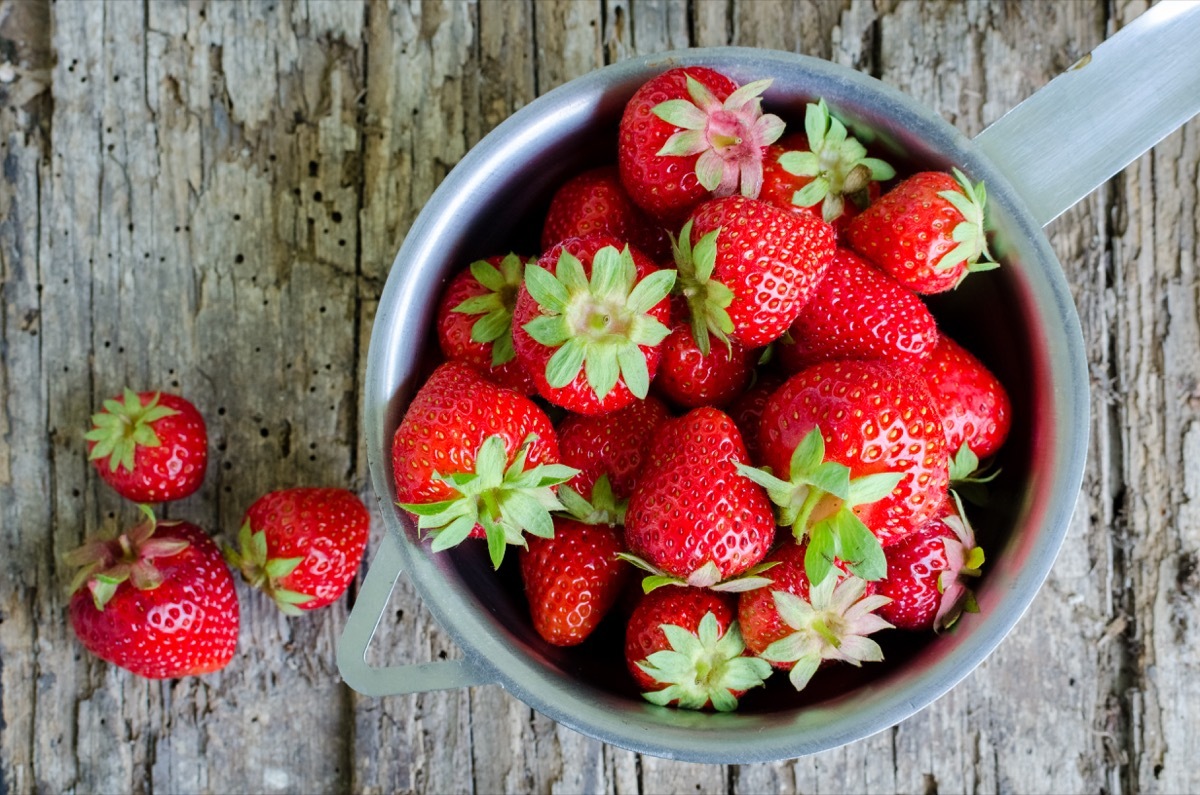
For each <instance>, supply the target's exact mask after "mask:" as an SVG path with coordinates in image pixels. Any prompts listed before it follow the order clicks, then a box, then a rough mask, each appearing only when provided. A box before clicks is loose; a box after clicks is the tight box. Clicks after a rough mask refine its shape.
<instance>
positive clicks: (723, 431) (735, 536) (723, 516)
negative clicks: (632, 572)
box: [625, 408, 775, 587]
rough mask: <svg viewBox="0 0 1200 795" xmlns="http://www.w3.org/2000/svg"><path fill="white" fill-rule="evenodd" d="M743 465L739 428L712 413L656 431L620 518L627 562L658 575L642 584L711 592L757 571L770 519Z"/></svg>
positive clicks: (700, 412) (771, 532) (691, 415)
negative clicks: (678, 584)
mask: <svg viewBox="0 0 1200 795" xmlns="http://www.w3.org/2000/svg"><path fill="white" fill-rule="evenodd" d="M745 461H746V448H745V446H744V445H743V444H742V436H741V434H740V433H739V432H738V429H737V426H736V425H734V424H733V420H731V419H730V418H729V416H728V415H726V414H724V413H722V412H721V411H719V410H717V409H714V408H698V409H692V410H691V411H690V412H688V413H687V414H685V415H684V416H683V417H680V418H678V419H674V420H670V421H668V422H666V423H664V424H663V425H662V426H661V427H660V429H659V433H658V438H657V439H655V440H654V445H653V447H651V449H650V457H649V460H647V462H646V463H645V465H644V466H643V469H642V475H641V477H640V478H639V479H638V482H637V485H636V486H635V487H634V490H633V496H631V497H630V498H629V510H628V512H627V513H626V515H625V544H626V546H627V547H629V550H630V552H631V553H632V558H631V562H634V563H635V564H636V565H640V566H641V567H642V568H646V569H647V570H650V571H652V572H654V573H655V574H656V576H657V577H658V579H653V580H651V581H650V582H649V583H647V585H648V586H650V587H654V586H655V585H656V584H660V583H662V582H665V581H667V580H668V579H672V580H682V581H686V582H688V584H690V585H695V586H713V585H716V584H717V583H721V582H722V581H726V580H729V579H730V578H734V577H738V576H739V575H743V574H754V573H755V569H754V567H755V566H756V565H757V564H758V563H759V562H761V561H762V559H763V558H764V557H765V556H766V554H767V551H768V550H769V549H770V547H771V543H772V541H773V540H774V536H775V520H774V516H773V514H772V511H771V503H770V501H769V500H768V499H767V495H766V493H765V492H764V491H763V490H762V489H761V488H760V487H759V486H757V485H755V484H754V483H752V482H751V481H750V480H749V479H747V478H745V477H743V476H741V475H739V474H738V471H737V465H738V464H740V463H742V462H745ZM752 583H753V581H750V582H743V583H741V585H750V584H752ZM729 585H730V583H724V586H726V587H728V586H729ZM733 587H741V586H740V585H739V586H733Z"/></svg>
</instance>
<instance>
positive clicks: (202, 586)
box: [65, 506, 239, 679]
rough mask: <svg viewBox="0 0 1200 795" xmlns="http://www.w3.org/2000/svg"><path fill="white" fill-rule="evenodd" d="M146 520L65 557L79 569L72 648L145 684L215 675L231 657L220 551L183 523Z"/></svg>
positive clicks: (233, 642) (230, 610)
mask: <svg viewBox="0 0 1200 795" xmlns="http://www.w3.org/2000/svg"><path fill="white" fill-rule="evenodd" d="M142 510H143V512H144V513H145V514H146V521H145V522H143V523H142V524H139V525H137V526H136V527H134V528H132V529H130V530H128V531H125V532H123V533H121V534H119V535H117V536H116V537H115V538H104V537H98V538H92V539H90V540H88V541H87V542H86V543H84V545H83V546H81V547H79V548H78V549H75V550H73V551H71V552H69V553H67V555H66V556H65V560H66V562H67V563H68V564H69V565H71V566H75V567H79V569H80V570H79V573H78V574H77V575H76V577H75V580H74V582H73V584H72V586H71V592H72V596H71V602H70V605H69V607H68V612H69V614H70V618H71V627H72V628H73V629H74V630H75V634H76V636H78V638H79V640H80V642H82V643H83V645H84V647H85V648H87V650H88V651H90V652H91V653H92V654H95V655H96V656H97V657H100V658H101V659H103V660H107V661H108V662H110V663H112V664H114V665H117V666H120V667H121V668H124V669H126V670H128V671H132V672H133V673H135V674H137V675H138V676H144V677H147V678H150V679H174V678H176V677H180V676H199V675H201V674H207V673H212V672H213V671H219V670H221V669H222V668H224V667H225V666H226V665H228V664H229V661H230V660H231V659H233V652H234V649H235V648H236V647H237V640H238V617H239V613H238V601H237V592H236V589H235V588H234V584H233V577H232V576H231V575H230V573H229V569H228V568H226V566H225V561H223V560H222V559H221V552H220V550H218V549H217V545H216V544H214V543H213V542H212V539H210V538H209V537H208V535H206V534H205V533H204V531H203V530H201V529H200V528H198V527H196V526H195V525H193V524H189V523H188V522H156V521H155V519H154V514H153V513H152V512H151V511H150V509H149V508H147V507H145V506H142Z"/></svg>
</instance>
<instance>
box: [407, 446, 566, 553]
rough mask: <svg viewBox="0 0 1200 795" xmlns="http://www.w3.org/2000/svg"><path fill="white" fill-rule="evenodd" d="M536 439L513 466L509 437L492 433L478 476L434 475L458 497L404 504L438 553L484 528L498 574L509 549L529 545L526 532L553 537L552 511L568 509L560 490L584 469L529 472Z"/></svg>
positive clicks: (552, 467) (478, 459)
mask: <svg viewBox="0 0 1200 795" xmlns="http://www.w3.org/2000/svg"><path fill="white" fill-rule="evenodd" d="M536 440H537V435H536V434H530V435H529V436H527V437H526V438H525V440H524V441H523V442H522V443H521V444H520V446H519V447H518V448H517V450H516V452H515V453H514V454H513V456H512V461H511V462H508V454H507V453H506V451H505V443H504V437H502V436H500V435H499V434H493V435H491V436H489V437H487V438H486V439H484V440H483V443H482V444H480V445H479V449H478V451H477V452H476V455H475V469H474V471H472V472H456V473H452V474H447V475H442V474H438V473H434V475H433V478H434V480H436V481H438V482H440V483H443V484H445V485H446V486H448V487H449V488H450V489H451V490H452V491H453V492H455V494H456V496H454V497H451V498H450V499H447V500H440V501H438V502H431V503H424V504H415V503H400V504H399V505H400V507H401V508H403V509H404V510H406V511H409V512H410V513H413V514H415V515H416V516H417V528H418V529H419V530H421V531H429V533H430V534H431V535H432V536H433V543H432V545H431V549H432V550H433V551H434V552H441V551H443V550H446V549H449V548H451V547H454V546H457V545H458V544H460V543H461V542H462V541H463V540H464V539H466V538H467V536H469V535H470V534H471V531H472V530H474V529H475V527H476V526H477V525H478V526H480V527H482V528H483V531H484V535H485V537H486V539H487V545H488V555H489V556H490V557H491V560H492V565H493V566H494V567H495V568H497V569H498V568H500V564H501V563H502V562H503V560H504V551H505V548H506V547H507V546H508V545H509V544H516V545H520V546H525V535H524V534H525V533H532V534H533V535H535V536H540V537H542V538H553V537H554V520H553V518H552V517H551V516H550V512H551V511H564V510H566V508H565V506H564V505H563V504H562V503H561V502H559V500H558V497H557V496H556V495H555V490H556V487H557V486H558V485H559V484H561V483H565V482H567V481H568V480H570V479H571V478H573V477H575V476H576V475H577V474H579V470H577V469H575V468H574V467H569V466H566V465H565V464H538V465H537V466H533V467H528V468H526V459H527V458H528V456H529V448H530V446H531V445H532V444H533V442H534V441H536Z"/></svg>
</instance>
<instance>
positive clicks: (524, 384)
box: [437, 254, 534, 395]
mask: <svg viewBox="0 0 1200 795" xmlns="http://www.w3.org/2000/svg"><path fill="white" fill-rule="evenodd" d="M524 278H525V260H524V259H523V258H521V257H519V256H517V255H516V254H507V255H505V256H494V257H488V258H487V259H481V260H476V261H475V262H472V263H471V265H470V266H469V267H468V268H466V269H465V270H461V271H459V272H458V273H457V274H455V275H454V278H452V279H451V280H450V284H448V285H447V286H446V290H445V292H443V293H442V299H441V301H439V302H438V307H437V337H438V346H439V347H440V348H441V349H442V354H443V355H444V356H445V357H446V358H447V359H451V360H454V361H461V362H466V363H467V364H469V365H471V366H473V367H475V369H477V370H479V371H480V372H481V373H483V375H485V376H486V377H487V378H488V379H490V380H492V381H495V382H496V383H497V384H500V385H501V386H506V387H508V388H509V389H515V390H516V391H518V392H520V393H521V394H524V395H532V394H533V392H534V385H533V378H532V377H530V375H529V374H528V373H527V372H525V369H524V368H523V367H522V366H521V363H520V362H518V361H517V359H516V352H515V351H514V350H513V343H512V312H513V307H514V306H516V303H517V291H518V290H520V288H521V282H522V280H523V279H524Z"/></svg>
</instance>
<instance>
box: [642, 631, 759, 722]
mask: <svg viewBox="0 0 1200 795" xmlns="http://www.w3.org/2000/svg"><path fill="white" fill-rule="evenodd" d="M659 629H661V630H662V633H663V635H664V636H665V637H666V639H667V643H668V645H669V646H670V648H669V649H662V650H660V651H656V652H652V653H651V654H649V655H647V657H646V658H645V659H644V660H638V661H637V662H636V663H635V664H636V665H637V667H638V668H640V669H641V670H642V671H643V672H644V673H645V674H646V675H647V676H649V677H650V678H652V679H653V680H654V681H656V682H658V683H660V684H662V685H665V687H663V688H662V689H660V690H651V691H648V692H645V693H642V697H643V698H645V699H646V700H647V701H649V702H650V703H652V704H657V705H659V706H666V705H668V704H672V703H674V704H676V705H678V706H679V707H682V708H684V709H704V708H705V707H707V706H709V705H710V704H711V705H712V708H713V709H715V710H717V711H718V712H732V711H733V710H734V709H736V708H737V703H738V697H737V695H734V694H735V693H739V694H740V693H743V692H745V691H747V690H749V689H751V688H754V687H758V686H759V685H762V684H763V683H764V682H765V681H766V679H767V677H768V676H770V675H771V665H770V663H768V662H767V661H766V660H763V659H760V658H758V657H751V656H746V655H745V654H744V652H745V650H746V644H745V641H743V639H742V632H741V629H740V627H739V626H738V623H737V622H736V621H733V622H731V623H730V625H729V627H728V628H727V629H726V630H725V632H724V633H722V632H721V627H720V624H719V623H718V621H717V617H716V616H715V615H713V614H712V613H711V612H709V613H705V614H704V617H703V618H702V619H700V624H699V625H698V626H697V628H696V631H695V632H690V631H688V630H687V629H684V628H683V627H681V626H678V625H676V624H660V625H659Z"/></svg>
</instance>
